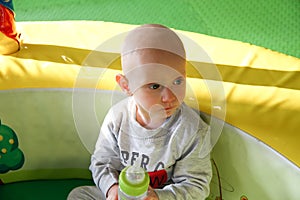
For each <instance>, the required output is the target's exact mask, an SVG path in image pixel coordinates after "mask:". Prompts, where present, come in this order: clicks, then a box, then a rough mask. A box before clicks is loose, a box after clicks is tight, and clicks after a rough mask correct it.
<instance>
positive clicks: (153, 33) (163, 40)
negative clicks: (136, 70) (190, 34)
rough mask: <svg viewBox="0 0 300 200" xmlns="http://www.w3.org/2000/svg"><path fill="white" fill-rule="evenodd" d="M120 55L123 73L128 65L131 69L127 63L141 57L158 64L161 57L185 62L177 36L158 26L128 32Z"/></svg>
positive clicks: (181, 45)
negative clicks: (171, 57) (164, 56)
mask: <svg viewBox="0 0 300 200" xmlns="http://www.w3.org/2000/svg"><path fill="white" fill-rule="evenodd" d="M121 55H122V68H123V71H124V72H125V71H127V70H126V68H127V67H128V64H129V65H130V67H133V66H132V63H128V61H130V60H136V59H140V58H141V57H143V58H145V57H148V60H149V62H159V61H158V60H160V59H161V58H160V57H161V56H163V55H168V56H169V57H170V55H173V57H174V59H176V60H181V62H185V49H184V46H183V43H182V41H181V40H180V38H179V37H178V35H177V34H176V33H175V32H174V31H172V30H171V29H169V28H167V27H165V26H163V25H159V24H145V25H142V26H139V27H137V28H135V29H133V30H132V31H130V32H129V33H128V35H127V36H126V38H125V40H124V43H123V46H122V51H121ZM129 57H130V59H129ZM162 64H164V63H162Z"/></svg>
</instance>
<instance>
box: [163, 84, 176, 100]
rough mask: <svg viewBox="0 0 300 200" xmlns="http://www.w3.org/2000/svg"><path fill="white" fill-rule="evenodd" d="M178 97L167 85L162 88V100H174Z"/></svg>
mask: <svg viewBox="0 0 300 200" xmlns="http://www.w3.org/2000/svg"><path fill="white" fill-rule="evenodd" d="M175 99H176V96H175V95H174V93H173V92H172V91H171V90H170V89H169V88H167V87H165V88H164V89H163V90H162V95H161V101H162V102H165V103H166V102H172V101H174V100H175Z"/></svg>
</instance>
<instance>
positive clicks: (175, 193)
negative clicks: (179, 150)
mask: <svg viewBox="0 0 300 200" xmlns="http://www.w3.org/2000/svg"><path fill="white" fill-rule="evenodd" d="M208 132H209V128H208V127H206V128H204V129H202V130H200V131H199V132H198V134H195V136H194V137H193V138H192V139H191V141H190V142H189V144H188V145H187V146H186V148H185V149H184V152H183V155H182V157H181V159H179V160H178V161H177V162H176V165H175V168H174V172H173V176H172V181H173V182H174V183H173V184H170V185H167V186H165V187H164V188H163V189H155V192H156V193H157V195H158V196H159V199H161V200H163V199H168V200H171V199H184V200H193V199H199V200H202V199H203V200H204V199H205V198H206V197H207V196H208V195H209V184H210V181H211V177H212V168H211V161H210V154H209V152H208V153H207V155H205V156H203V155H200V154H201V152H202V151H203V148H206V147H205V146H207V145H210V144H206V143H205V142H204V141H207V140H204V138H206V137H205V135H207V134H209V133H208Z"/></svg>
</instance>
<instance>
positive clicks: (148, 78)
mask: <svg viewBox="0 0 300 200" xmlns="http://www.w3.org/2000/svg"><path fill="white" fill-rule="evenodd" d="M122 61H123V62H122V63H123V70H124V73H125V77H126V78H127V80H128V86H129V89H130V91H131V92H132V94H133V97H134V99H135V101H136V103H137V107H138V111H139V114H141V115H142V117H143V118H153V117H154V118H161V119H165V118H167V117H170V116H171V115H172V114H174V112H175V111H176V109H177V108H178V107H179V106H180V105H181V103H182V102H183V99H184V96H185V89H186V72H185V64H186V63H185V59H182V58H181V57H179V56H177V55H175V54H172V53H169V52H166V51H162V50H154V49H143V50H139V51H137V52H133V53H131V54H130V55H127V56H125V57H124V58H123V60H122Z"/></svg>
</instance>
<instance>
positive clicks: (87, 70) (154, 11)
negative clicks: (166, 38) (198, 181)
mask: <svg viewBox="0 0 300 200" xmlns="http://www.w3.org/2000/svg"><path fill="white" fill-rule="evenodd" d="M13 3H14V11H15V13H16V16H15V19H16V27H17V30H18V32H20V33H21V40H22V45H21V48H20V50H19V51H18V52H16V53H13V54H9V55H0V199H1V200H17V199H18V200H19V199H22V200H39V199H43V200H44V199H45V200H48V199H49V200H50V199H51V200H53V199H55V200H64V199H66V198H67V195H68V193H69V192H70V191H71V190H72V189H73V188H75V187H77V186H80V185H93V184H94V183H93V181H92V178H91V174H90V171H89V170H88V167H89V164H90V156H91V153H92V152H93V149H94V145H95V142H96V140H97V137H98V134H99V129H100V127H101V123H102V121H103V118H104V117H105V114H106V113H107V111H108V109H109V108H110V107H111V106H112V105H113V104H115V103H116V102H118V101H119V100H121V99H122V98H124V97H125V96H124V94H123V93H122V92H121V90H120V89H119V88H118V86H117V84H116V83H115V75H116V74H118V73H120V72H121V71H120V70H121V67H120V46H121V44H122V41H123V39H124V36H125V35H126V33H128V31H130V30H132V29H133V28H135V27H137V26H138V25H141V24H146V23H158V24H163V25H166V26H168V27H170V28H172V29H173V30H175V31H176V33H178V35H179V36H180V38H181V39H182V40H183V43H184V45H185V48H186V50H187V60H188V64H187V96H186V98H185V102H186V103H187V104H188V105H189V106H191V107H193V108H195V109H198V110H199V111H200V112H201V115H202V117H203V118H204V119H205V121H207V123H208V124H209V125H210V126H211V130H212V141H213V144H215V145H214V148H213V149H212V152H211V158H212V159H211V163H212V168H213V178H212V181H211V183H210V186H211V188H210V189H211V191H210V195H209V197H208V198H207V199H208V200H221V199H223V200H257V199H266V200H267V199H272V200H282V199H286V200H294V199H298V198H299V196H300V190H299V185H300V151H299V147H298V146H299V141H300V134H299V129H300V124H299V121H300V115H299V113H300V103H299V102H300V79H299V77H300V38H299V35H300V12H299V11H300V1H298V0H291V1H288V2H285V3H283V2H282V1H281V0H266V1H258V0H255V1H244V0H241V1H237V0H234V1H232V0H224V1H217V0H212V1H205V0H199V1H193V0H183V1H179V0H170V1H161V0H153V1H146V0H139V1H138V0H134V1H130V0H117V1H106V0H89V1H82V0H61V1H38V0H14V1H13ZM195 164H196V163H195Z"/></svg>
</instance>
